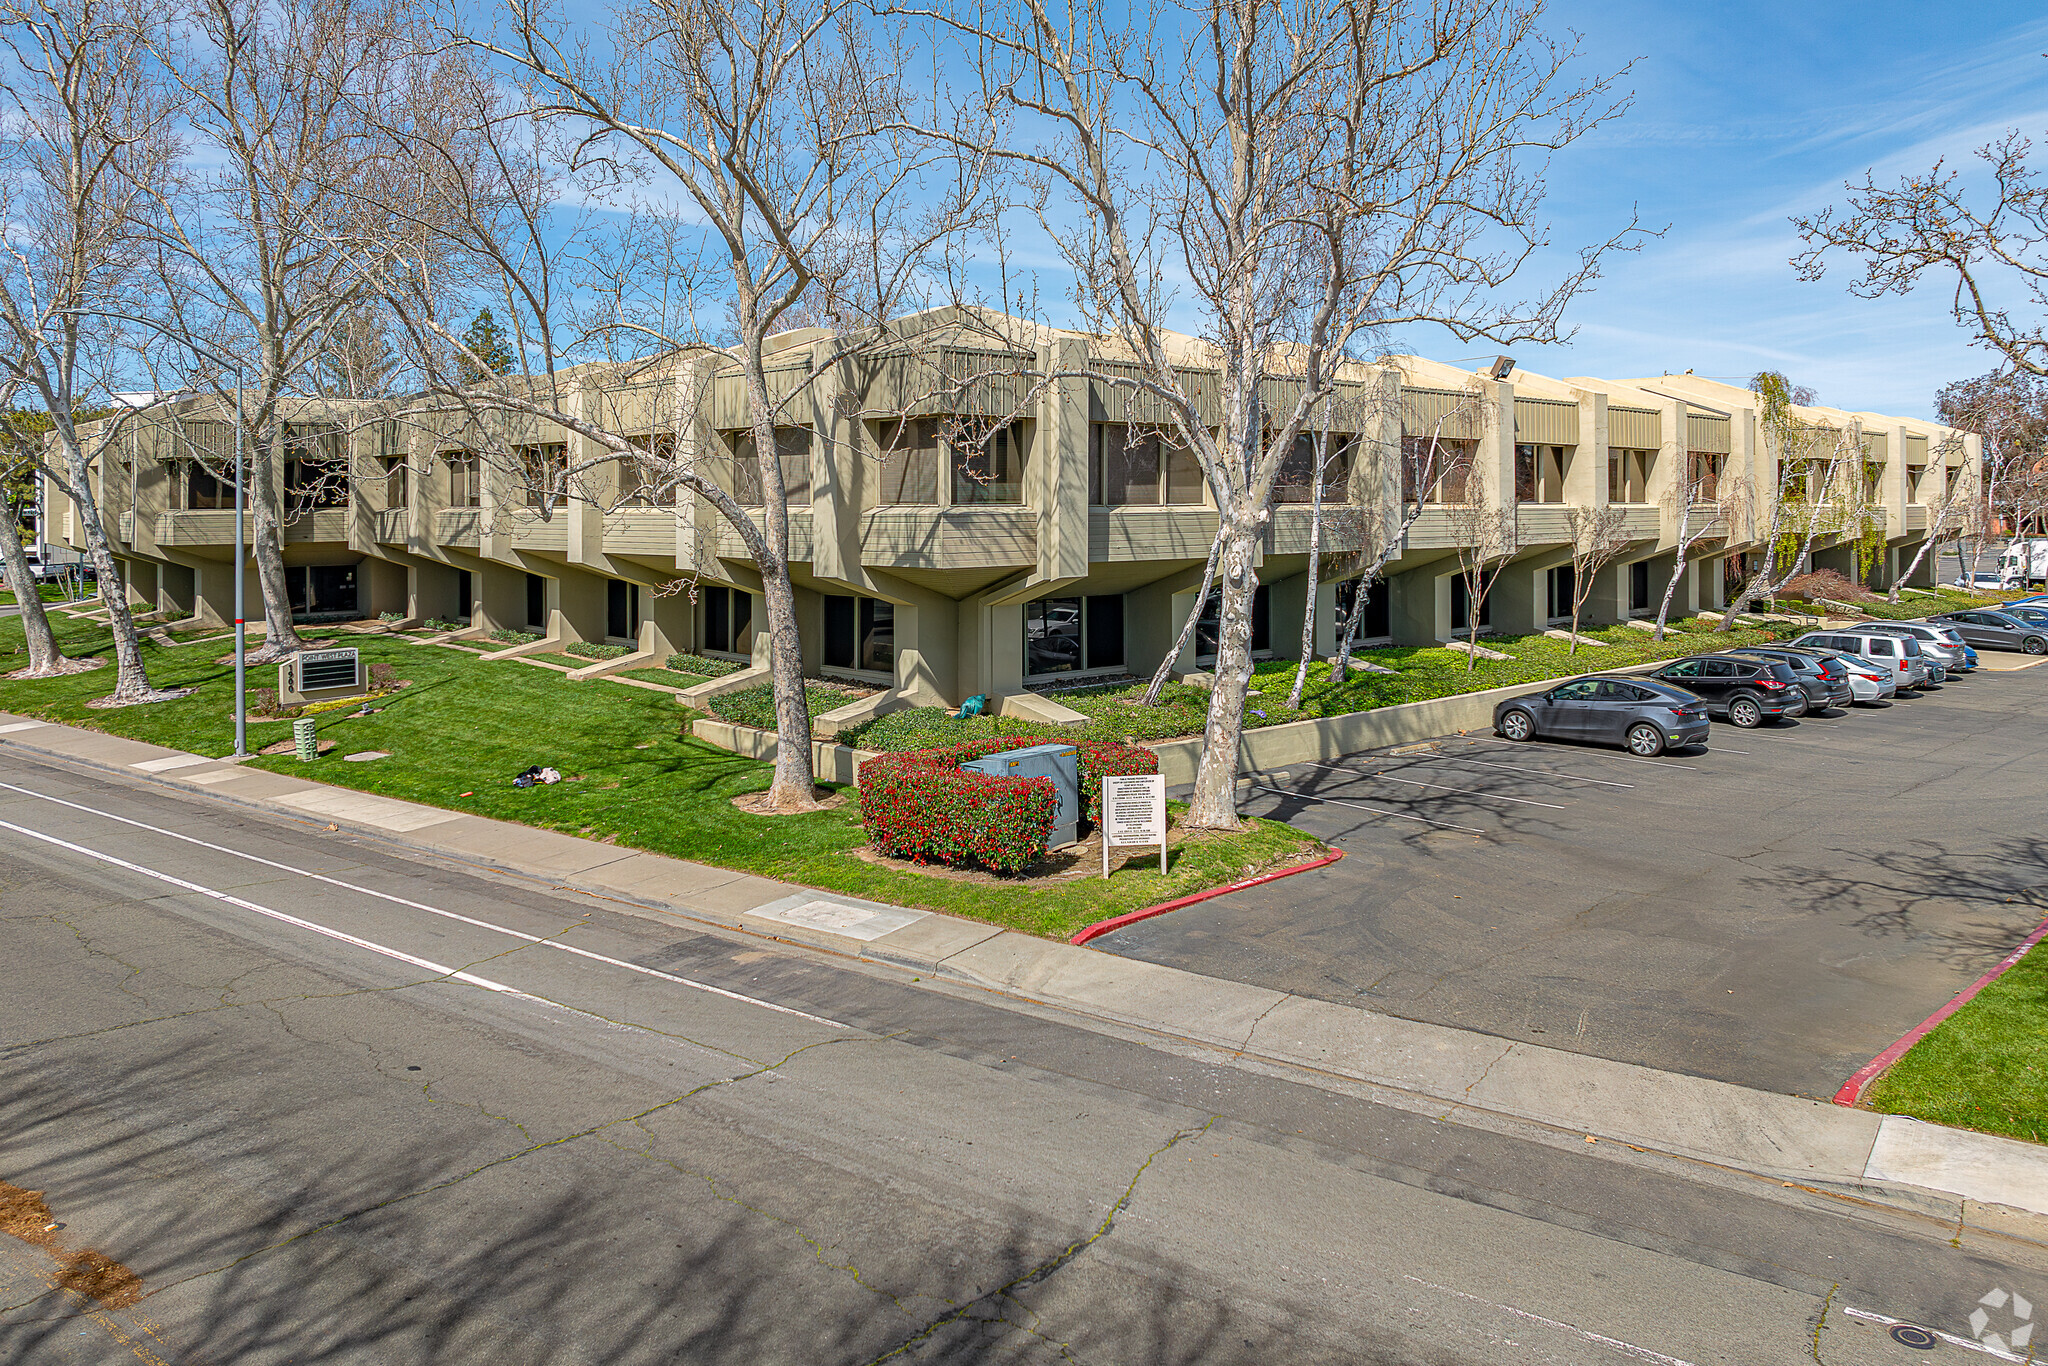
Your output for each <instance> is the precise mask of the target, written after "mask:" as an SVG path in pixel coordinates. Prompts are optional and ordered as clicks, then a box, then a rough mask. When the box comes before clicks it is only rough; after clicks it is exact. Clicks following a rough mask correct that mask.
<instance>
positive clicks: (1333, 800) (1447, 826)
mask: <svg viewBox="0 0 2048 1366" xmlns="http://www.w3.org/2000/svg"><path fill="white" fill-rule="evenodd" d="M1252 788H1253V790H1254V791H1258V792H1271V793H1272V794H1274V795H1275V796H1278V797H1298V798H1300V799H1301V800H1302V801H1305V802H1321V803H1323V805H1325V806H1344V807H1349V808H1350V809H1351V810H1353V811H1369V812H1371V813H1372V814H1373V815H1375V816H1387V817H1389V818H1391V819H1393V820H1397V821H1419V822H1420V823H1422V824H1423V825H1433V826H1435V827H1437V829H1439V830H1462V831H1464V832H1465V833H1466V834H1468V835H1483V834H1485V833H1486V832H1485V831H1484V830H1478V829H1474V828H1473V827H1472V826H1469V825H1454V824H1452V823H1451V822H1450V821H1433V820H1431V819H1430V818H1429V817H1427V816H1411V815H1409V814H1407V813H1406V812H1405V811H1382V810H1380V809H1379V808H1378V807H1376V806H1367V805H1365V804H1364V803H1363V802H1347V801H1345V800H1344V799H1343V798H1341V797H1316V796H1312V795H1310V794H1309V793H1306V792H1290V791H1288V790H1287V789H1286V788H1284V787H1267V786H1266V785H1265V784H1264V783H1253V784H1252Z"/></svg>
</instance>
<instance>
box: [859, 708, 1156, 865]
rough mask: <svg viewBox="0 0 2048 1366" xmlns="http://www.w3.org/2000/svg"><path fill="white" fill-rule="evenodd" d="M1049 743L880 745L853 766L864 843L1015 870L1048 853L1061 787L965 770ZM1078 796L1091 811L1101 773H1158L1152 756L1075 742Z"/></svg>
mask: <svg viewBox="0 0 2048 1366" xmlns="http://www.w3.org/2000/svg"><path fill="white" fill-rule="evenodd" d="M1044 743H1046V742H1045V740H1044V739H1043V737H1039V736H1012V737H1007V738H1002V739H987V740H970V741H968V742H966V743H965V744H958V745H947V746H945V747H943V748H940V749H917V750H907V751H902V752H899V753H895V754H884V755H880V756H879V757H877V758H873V759H870V760H868V761H867V762H866V763H864V764H862V765H861V767H860V813H861V825H862V826H863V827H864V828H865V829H866V830H867V835H868V843H870V844H872V845H874V846H875V847H876V848H877V849H880V850H881V851H882V852H883V853H885V854H891V855H894V856H895V857H897V858H907V859H911V860H913V861H915V862H918V863H945V864H964V863H976V864H980V865H981V866H983V867H985V868H990V869H993V870H994V871H996V872H999V873H1016V872H1022V871H1023V870H1024V869H1026V868H1028V867H1030V866H1031V865H1032V864H1034V863H1036V862H1037V861H1038V860H1039V859H1041V858H1043V857H1044V856H1045V849H1046V842H1047V840H1048V839H1049V838H1050V836H1051V834H1052V820H1053V816H1054V814H1055V813H1056V812H1057V811H1058V810H1059V794H1058V793H1057V792H1056V791H1055V790H1054V789H1053V785H1052V783H1051V781H1050V780H1049V779H1045V778H998V777H994V776H992V775H990V774H986V773H963V772H961V771H960V765H961V764H963V763H965V762H966V761H967V760H969V759H979V758H981V757H983V756H984V755H989V754H1000V753H1002V752H1003V751H1005V750H1012V749H1024V748H1028V747H1029V746H1032V745H1039V744H1044ZM1074 747H1075V748H1076V749H1078V750H1079V751H1080V752H1081V756H1080V758H1081V763H1080V777H1081V799H1082V803H1083V805H1084V807H1085V814H1086V815H1087V817H1088V818H1089V819H1090V820H1093V819H1095V818H1096V817H1097V816H1098V815H1099V814H1100V812H1101V807H1102V779H1103V775H1105V774H1110V775H1117V776H1121V775H1124V774H1131V773H1157V772H1158V771H1159V757H1158V756H1157V755H1155V754H1154V753H1153V752H1152V751H1151V750H1149V749H1139V748H1136V747H1134V746H1131V745H1117V744H1101V743H1096V742H1092V741H1078V742H1075V745H1074Z"/></svg>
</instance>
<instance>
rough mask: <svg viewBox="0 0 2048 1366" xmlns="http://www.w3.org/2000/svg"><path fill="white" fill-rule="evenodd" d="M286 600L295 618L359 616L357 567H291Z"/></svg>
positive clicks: (286, 576)
mask: <svg viewBox="0 0 2048 1366" xmlns="http://www.w3.org/2000/svg"><path fill="white" fill-rule="evenodd" d="M284 588H285V598H286V600H287V601H288V602H290V603H291V609H292V616H293V617H294V618H298V619H304V618H308V617H326V618H330V619H333V618H347V617H353V616H355V615H357V611H358V606H357V604H358V598H357V592H358V587H357V582H356V566H355V565H352V564H315V565H303V564H290V565H286V566H285V569H284Z"/></svg>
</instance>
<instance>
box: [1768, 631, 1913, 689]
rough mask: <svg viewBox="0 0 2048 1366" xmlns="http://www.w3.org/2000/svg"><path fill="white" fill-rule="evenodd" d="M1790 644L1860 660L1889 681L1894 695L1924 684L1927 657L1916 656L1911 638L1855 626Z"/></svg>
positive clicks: (1818, 633) (1811, 633)
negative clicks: (1830, 651) (1828, 651)
mask: <svg viewBox="0 0 2048 1366" xmlns="http://www.w3.org/2000/svg"><path fill="white" fill-rule="evenodd" d="M1792 643H1793V644H1794V645H1806V646H1810V647H1812V648H1813V649H1816V650H1832V651H1834V652H1835V653H1836V654H1839V655H1846V656H1849V657H1851V658H1854V659H1860V660H1862V661H1863V662H1864V663H1865V664H1867V665H1869V666H1870V669H1871V671H1872V672H1873V673H1882V674H1884V675H1885V676H1886V677H1888V678H1890V679H1891V681H1892V687H1893V690H1894V692H1905V691H1906V690H1908V689H1910V688H1917V687H1919V686H1920V685H1921V684H1923V683H1925V682H1926V681H1927V657H1926V656H1925V655H1923V654H1922V653H1921V652H1920V642H1919V641H1917V640H1915V639H1914V638H1913V637H1911V636H1901V635H1893V634H1892V633H1891V632H1889V631H1870V630H1865V629H1864V628H1863V627H1860V626H1858V627H1855V628H1853V629H1849V630H1841V631H1808V632H1807V633H1806V634H1805V635H1803V636H1800V637H1799V638H1798V639H1797V640H1794V641H1793V642H1792Z"/></svg>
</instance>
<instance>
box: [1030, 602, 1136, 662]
mask: <svg viewBox="0 0 2048 1366" xmlns="http://www.w3.org/2000/svg"><path fill="white" fill-rule="evenodd" d="M1123 667H1124V599H1123V594H1121V593H1101V594H1094V595H1091V596H1089V597H1085V598H1080V597H1076V598H1040V599H1038V600H1037V601H1036V602H1027V603H1025V604H1024V675H1025V677H1027V678H1035V677H1044V676H1046V675H1049V674H1066V673H1082V672H1098V671H1102V670H1109V669H1121V668H1123Z"/></svg>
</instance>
